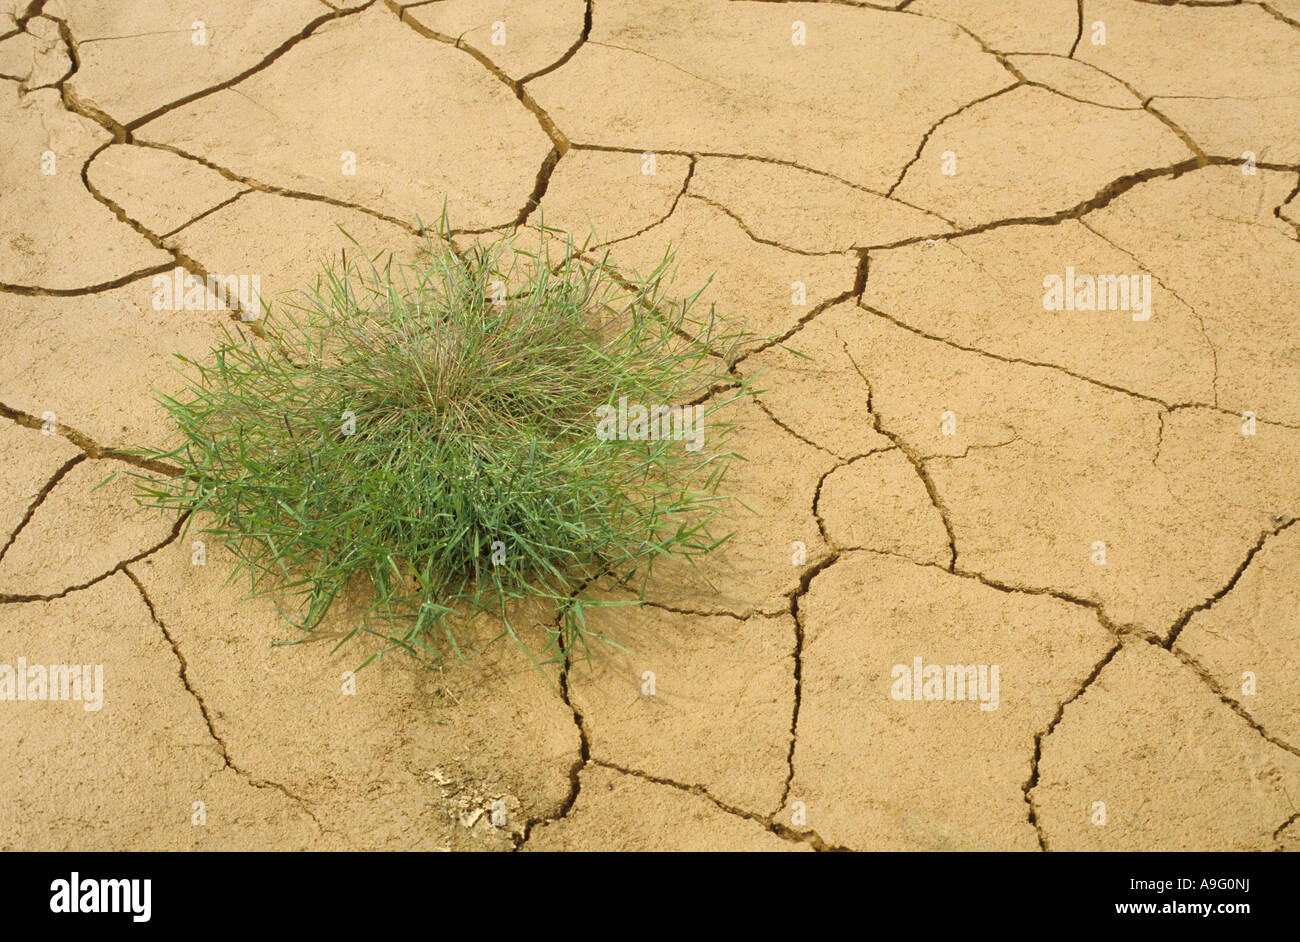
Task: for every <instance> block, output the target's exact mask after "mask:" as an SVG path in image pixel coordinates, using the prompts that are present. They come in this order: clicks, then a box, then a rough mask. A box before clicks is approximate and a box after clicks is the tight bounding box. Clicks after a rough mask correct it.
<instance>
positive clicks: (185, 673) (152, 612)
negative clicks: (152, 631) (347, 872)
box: [121, 566, 352, 844]
mask: <svg viewBox="0 0 1300 942" xmlns="http://www.w3.org/2000/svg"><path fill="white" fill-rule="evenodd" d="M121 571H122V573H123V575H125V576H126V577H127V578H128V579H130V580H131V584H132V585H134V586H135V588H136V591H137V592H138V593H139V594H140V598H141V600H142V601H143V602H144V605H145V608H147V609H148V610H149V618H150V619H151V620H152V621H153V623H154V624H155V625H156V626H158V630H159V631H161V632H162V635H163V638H164V639H165V640H166V642H167V644H168V646H169V647H170V648H171V650H172V654H173V655H175V657H176V662H177V664H178V665H179V667H178V670H177V674H178V676H179V677H180V681H181V684H182V685H183V686H184V687H185V690H186V692H187V693H188V694H189V695H190V696H191V697H193V698H194V702H195V703H196V704H198V707H199V713H200V714H201V715H202V717H203V723H204V725H205V726H206V727H207V730H208V735H209V736H210V737H211V738H212V741H213V742H215V743H216V744H217V746H218V748H219V749H220V751H221V761H222V767H223V768H227V769H230V770H231V771H232V772H234V773H235V774H236V775H238V776H239V777H240V778H242V779H244V780H245V781H246V782H248V784H250V785H252V786H253V787H254V788H270V789H274V790H275V791H278V792H280V793H281V794H282V795H284V796H285V797H286V798H289V799H290V800H291V801H293V802H294V803H295V804H297V805H298V807H300V808H301V809H302V810H303V813H304V814H306V815H307V817H309V818H311V820H312V823H314V824H315V825H316V828H317V830H319V831H320V832H321V833H329V834H335V835H337V836H339V837H342V838H343V839H344V840H345V841H347V842H348V843H349V844H351V843H352V841H351V839H350V838H348V836H347V835H346V834H343V833H342V832H339V831H335V830H333V829H332V828H327V827H326V826H325V825H324V824H322V823H321V821H320V819H318V818H317V817H316V814H315V812H313V811H312V809H311V806H310V805H309V804H308V803H307V801H306V800H305V799H304V798H302V797H301V796H299V795H296V794H294V793H293V792H291V791H290V790H289V789H288V788H287V787H285V786H284V785H282V784H280V783H279V782H272V781H270V780H268V779H262V778H257V777H255V776H254V775H252V774H251V773H250V772H248V771H247V770H245V769H243V768H241V767H240V766H239V765H238V764H237V763H236V762H235V760H234V759H233V758H232V757H231V755H230V747H229V746H228V745H227V744H226V741H225V740H224V739H223V738H222V737H221V735H220V734H219V733H218V732H217V728H216V725H215V724H214V722H213V719H212V712H211V711H210V710H209V709H208V705H207V703H206V702H205V701H204V699H203V696H202V694H200V693H199V692H198V690H197V689H196V688H195V687H194V683H193V681H192V680H191V678H190V666H189V662H188V661H186V660H185V655H184V654H182V653H181V649H180V645H179V644H177V642H176V639H175V638H174V637H172V633H171V631H170V630H169V629H168V628H167V625H166V624H165V623H164V622H163V620H162V619H161V618H160V617H159V616H158V611H157V609H155V608H154V604H153V600H152V599H151V598H149V593H148V591H146V589H145V587H144V583H142V582H141V581H140V579H139V578H138V577H137V576H136V574H135V573H133V572H131V570H130V569H127V568H125V566H124V567H123V568H122V570H121Z"/></svg>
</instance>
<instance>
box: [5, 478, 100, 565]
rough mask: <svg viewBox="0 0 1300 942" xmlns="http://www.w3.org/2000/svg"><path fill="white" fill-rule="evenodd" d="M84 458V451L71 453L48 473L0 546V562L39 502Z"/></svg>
mask: <svg viewBox="0 0 1300 942" xmlns="http://www.w3.org/2000/svg"><path fill="white" fill-rule="evenodd" d="M85 460H86V454H85V452H82V453H81V454H79V455H73V456H72V457H71V458H69V459H68V460H67V461H65V462H64V463H63V464H62V465H61V466H60V467H59V468H58V470H56V471H55V472H54V473H53V474H52V475H50V477H49V480H47V481H46V482H45V484H44V485H42V487H41V489H40V490H39V491H37V492H36V496H35V497H34V498H33V499H32V502H31V503H30V504H28V506H27V512H26V513H24V514H23V518H22V519H21V520H19V521H18V525H17V526H16V527H14V530H13V532H12V533H10V534H9V539H8V540H6V541H5V544H4V546H0V562H2V561H3V560H4V558H5V553H7V552H9V547H11V546H13V545H14V541H15V540H17V539H18V534H20V533H22V532H23V528H24V527H26V526H27V524H28V523H30V522H31V519H32V516H33V515H34V514H35V513H36V509H37V508H38V507H40V506H41V504H43V503H45V498H47V497H49V496H50V491H52V490H54V486H55V485H56V484H58V483H59V482H60V481H62V480H63V477H64V475H66V474H67V473H68V472H69V471H71V470H72V469H73V468H75V467H76V466H77V465H79V464H81V462H83V461H85Z"/></svg>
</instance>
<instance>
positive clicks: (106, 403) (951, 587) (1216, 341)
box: [0, 0, 1300, 850]
mask: <svg viewBox="0 0 1300 942" xmlns="http://www.w3.org/2000/svg"><path fill="white" fill-rule="evenodd" d="M891 6H897V7H900V8H901V9H899V10H893V9H890V7H891ZM199 21H202V23H201V25H200V22H199ZM502 29H504V36H502V35H501V32H502ZM1100 29H1104V32H1105V41H1104V43H1102V42H1098V41H1097V40H1098V38H1099V30H1100ZM801 30H802V36H803V37H804V39H805V42H804V43H803V44H796V40H797V38H799V36H800V35H801V33H800V31H801ZM200 40H201V41H200ZM496 40H502V41H499V42H498V41H496ZM1297 63H1300V6H1298V5H1297V4H1296V3H1295V2H1294V0H1276V2H1272V0H1270V2H1265V3H1236V4H1228V3H1225V4H1222V5H1203V4H1198V5H1190V4H1189V5H1183V4H1179V3H1166V2H1163V0H1162V2H1160V3H1148V2H1137V0H1082V2H1079V3H1076V0H912V2H900V3H897V4H889V3H880V4H872V3H858V2H849V0H844V2H839V3H788V4H782V3H773V2H749V0H738V2H728V0H699V2H692V3H687V2H684V0H677V2H671V0H658V2H648V0H587V2H586V3H584V2H582V0H432V2H426V3H415V4H411V5H408V6H405V7H403V5H402V4H400V3H398V2H396V0H388V2H386V3H385V2H370V3H364V2H335V3H323V2H319V0H275V2H273V3H267V2H259V0H223V2H221V3H210V4H207V5H206V6H205V5H203V4H198V5H196V4H194V3H174V2H171V0H163V2H159V0H46V2H44V3H42V2H40V0H36V2H32V3H28V2H26V0H0V129H2V130H3V133H0V158H2V159H0V220H2V221H3V225H2V226H0V324H3V328H4V336H5V348H4V349H5V356H4V357H3V358H2V359H0V449H3V454H4V462H3V465H0V547H3V548H2V549H0V663H2V664H9V665H13V664H15V663H16V662H17V659H18V658H19V657H22V658H25V659H26V662H27V663H28V664H42V665H44V664H63V663H72V662H75V663H78V664H100V665H103V668H104V688H103V706H102V709H101V710H99V711H87V710H85V709H83V707H82V705H81V704H78V703H75V702H17V701H5V700H0V755H3V757H4V761H3V763H0V847H3V848H6V849H8V848H17V849H122V848H164V849H184V848H221V849H234V848H276V849H297V848H357V849H361V848H365V849H512V848H514V849H526V850H527V849H538V850H554V849H596V848H627V849H669V848H683V849H756V850H808V849H828V848H852V849H909V850H910V849H959V848H960V849H965V848H972V849H1017V850H1037V849H1044V850H1074V849H1096V850H1118V849H1210V850H1226V849H1232V850H1272V849H1294V848H1295V847H1296V846H1297V837H1296V835H1297V833H1298V831H1297V829H1300V823H1297V822H1300V579H1298V578H1297V573H1300V526H1295V523H1296V521H1297V519H1298V518H1300V470H1298V468H1300V327H1297V326H1296V325H1297V323H1300V309H1298V306H1297V303H1298V300H1300V210H1298V209H1297V206H1300V197H1298V196H1297V193H1298V191H1300V68H1297ZM1247 152H1249V155H1248V154H1247ZM650 154H653V155H654V156H653V161H654V168H653V169H654V172H653V173H647V172H646V170H647V169H648V161H649V160H650V156H649V155H650ZM348 155H352V156H353V157H354V159H355V173H347V172H344V171H345V168H346V164H347V157H348ZM945 169H946V170H953V171H955V172H953V173H945ZM444 198H445V199H446V201H447V207H448V211H449V213H450V215H451V219H452V222H453V225H454V226H456V227H457V229H458V231H457V241H458V242H465V241H471V240H473V239H475V238H478V237H481V234H482V233H483V232H484V231H486V230H489V229H494V228H500V227H510V226H519V225H525V226H532V225H535V224H536V223H537V222H538V221H539V220H540V219H542V218H544V219H545V222H546V224H547V225H550V226H556V227H561V228H564V229H568V230H570V231H573V232H575V233H576V234H578V235H579V236H580V237H581V236H584V235H585V234H586V233H587V232H588V231H590V230H591V229H592V228H594V230H595V232H596V233H597V234H598V236H599V239H600V241H601V242H603V243H606V244H609V245H610V247H611V251H612V252H613V253H614V257H615V258H616V259H617V261H618V263H619V264H621V265H625V266H627V267H629V268H633V267H641V268H646V267H649V266H652V265H653V264H654V263H655V262H656V261H657V260H658V257H659V256H660V255H661V254H662V252H663V251H664V250H665V248H666V247H668V246H669V245H675V246H677V247H678V260H679V262H680V275H679V285H680V286H681V287H682V289H683V290H684V291H688V290H691V289H693V288H695V287H697V286H698V285H700V284H702V283H703V282H704V280H705V279H706V278H708V277H709V276H710V275H715V278H714V281H713V283H712V285H711V286H710V287H709V289H708V291H707V292H706V294H705V300H706V301H707V300H712V301H714V302H716V303H717V305H718V306H719V308H720V309H721V310H722V311H724V312H725V313H727V314H729V315H731V316H734V317H736V318H743V319H745V320H746V321H747V322H748V324H749V326H750V328H751V329H752V330H754V331H755V332H757V333H758V334H760V335H762V336H764V337H767V338H770V339H768V340H767V341H765V342H761V343H755V344H753V345H752V346H751V347H750V348H749V349H748V351H747V353H746V355H745V357H744V358H743V359H742V361H741V362H740V364H739V365H738V368H737V370H738V373H739V374H741V375H743V376H745V377H756V384H757V386H758V387H759V388H760V389H761V390H763V391H762V392H761V393H760V395H759V397H758V399H757V400H756V402H754V403H753V404H750V405H746V406H744V407H743V408H742V410H741V411H740V413H739V418H740V420H741V422H742V430H743V431H742V435H741V437H740V439H739V440H738V442H737V448H738V449H739V450H740V451H742V452H743V453H744V454H745V455H746V456H747V457H748V458H749V461H748V462H747V463H745V464H743V465H741V466H739V467H737V469H736V470H735V473H734V475H733V477H732V479H731V484H730V490H731V491H732V493H734V494H735V495H736V496H738V497H740V498H741V499H742V500H743V501H745V502H746V503H747V504H748V505H749V506H750V507H751V508H752V509H753V510H754V511H755V513H753V514H752V515H741V516H738V517H736V518H735V520H734V521H733V524H734V527H735V529H736V531H737V533H736V537H735V539H734V540H733V542H732V543H730V544H728V545H727V546H726V547H724V548H723V549H722V550H720V551H719V552H718V553H717V554H716V555H715V556H713V557H712V558H710V559H708V560H706V561H705V562H704V564H703V565H702V566H701V568H700V570H699V571H697V572H693V571H691V570H689V569H686V568H683V567H680V566H676V567H665V568H664V569H663V571H662V572H660V574H659V577H658V578H657V579H656V581H655V582H654V583H653V584H652V585H651V586H650V590H649V595H650V599H651V602H650V604H648V605H646V606H644V607H641V608H627V607H618V608H609V609H604V610H601V611H599V612H598V613H597V614H595V615H594V616H593V617H592V624H593V627H594V628H596V630H598V631H601V632H605V633H607V634H609V635H610V636H612V637H613V638H615V639H617V640H618V641H620V642H621V643H622V644H623V645H624V646H625V647H626V649H627V650H626V651H625V652H610V651H598V652H597V655H596V657H595V658H594V660H593V662H592V663H591V664H590V665H588V664H587V663H586V662H585V661H582V660H580V659H579V660H577V661H576V662H575V663H574V670H573V672H572V673H571V675H570V676H569V678H568V679H567V681H565V682H557V680H556V678H555V677H550V678H548V677H543V676H542V675H541V674H540V673H538V672H537V671H535V670H534V669H533V668H532V667H531V666H530V665H529V664H528V663H527V662H526V661H524V660H523V658H522V657H521V656H520V655H519V654H518V652H517V651H516V650H515V649H514V648H513V647H510V646H508V645H502V644H498V645H495V646H489V647H488V648H487V649H486V651H485V653H483V654H481V655H480V656H478V657H476V658H474V659H472V660H471V661H469V662H468V663H467V664H466V665H464V666H461V667H458V668H455V669H450V670H446V671H443V672H434V671H422V670H420V669H418V668H417V667H416V666H415V665H414V664H413V663H412V662H411V661H409V660H408V659H395V658H389V659H386V660H384V661H382V662H381V663H380V664H379V665H378V666H376V667H374V668H371V669H367V670H366V671H364V672H362V673H361V675H360V676H359V677H358V678H357V681H356V690H355V693H352V694H350V693H348V692H345V681H344V672H345V671H347V670H348V669H349V668H351V667H353V666H355V665H356V664H357V663H358V662H359V661H360V659H361V657H362V655H363V654H364V645H361V646H350V647H345V648H344V649H343V650H341V651H339V652H337V653H335V652H333V650H332V649H333V645H334V641H335V639H337V638H338V637H339V636H340V635H341V634H342V632H344V631H346V630H347V629H348V628H349V627H350V626H351V622H350V621H349V611H346V610H344V609H343V608H342V607H340V608H339V609H338V610H336V611H335V612H334V613H332V615H331V618H330V623H329V624H328V625H327V626H326V628H324V629H322V634H321V636H319V637H317V638H316V639H315V640H313V641H311V642H310V643H306V644H301V645H296V646H287V647H286V646H271V644H270V642H272V641H277V640H291V639H292V638H293V637H294V635H293V633H292V632H291V630H290V629H288V628H287V627H286V626H285V625H284V623H283V622H282V621H281V620H280V618H279V615H278V614H277V611H276V607H275V604H274V602H272V601H269V600H264V599H263V600H255V601H254V600H248V599H246V598H245V597H244V591H243V588H242V587H241V586H239V585H231V586H226V585H223V580H224V578H225V575H226V573H227V572H228V563H229V560H228V558H226V557H225V556H223V554H222V552H221V551H220V550H218V549H216V548H215V547H211V546H209V547H207V554H208V555H207V559H206V564H205V565H201V566H200V565H194V564H193V547H192V545H191V539H190V538H188V537H187V539H186V540H185V541H181V540H179V539H178V538H177V529H176V526H175V522H174V521H172V520H168V519H163V518H160V517H158V516H157V515H156V514H154V513H153V512H146V511H143V510H141V509H140V508H139V507H137V506H136V505H135V504H134V502H133V501H132V499H131V493H130V486H129V484H128V483H126V482H125V481H123V480H121V479H118V480H116V481H114V482H112V483H110V484H108V485H106V486H104V487H100V488H97V487H96V486H97V485H99V484H100V482H102V481H103V480H104V479H105V478H106V477H108V476H109V475H110V474H111V473H112V472H113V471H115V470H119V469H123V468H125V467H126V462H128V461H129V460H130V459H128V458H126V457H123V456H122V455H120V454H118V453H117V452H116V450H118V449H123V448H129V447H132V446H136V445H140V444H143V443H148V442H159V441H161V439H162V437H163V436H164V435H165V434H166V432H167V426H166V422H165V421H164V419H165V416H164V414H163V412H162V411H161V409H160V408H159V407H158V406H157V404H156V403H155V402H154V400H153V397H152V394H151V389H159V390H163V391H174V390H175V389H176V388H177V386H178V381H177V379H176V377H175V376H174V374H172V373H171V372H170V369H169V366H170V363H171V355H172V354H173V353H176V352H180V353H184V354H187V355H199V354H202V353H203V352H204V351H205V350H206V349H207V348H208V347H209V346H210V345H211V344H213V343H214V342H216V340H217V339H218V337H219V335H220V325H221V324H222V322H223V321H224V320H225V319H227V318H230V317H232V316H235V315H233V314H232V312H230V311H228V310H197V311H157V310H155V309H154V308H153V306H152V304H151V297H152V289H151V278H152V276H153V275H154V274H157V273H160V272H167V271H171V270H172V269H173V268H174V267H176V266H178V265H179V266H181V267H182V268H184V269H185V270H187V271H189V272H190V273H193V274H196V275H199V276H202V275H205V274H206V273H222V274H239V273H247V274H258V275H260V276H261V278H262V280H263V292H264V294H265V295H267V296H268V297H271V298H272V300H273V301H274V296H276V295H279V294H280V293H282V292H286V291H290V290H293V289H295V288H297V287H301V286H303V285H306V284H307V283H309V281H310V280H311V279H312V277H313V274H314V272H315V267H316V264H317V260H318V259H319V258H320V257H322V256H328V255H331V254H333V253H336V252H337V251H338V250H339V249H340V248H342V247H343V246H344V245H345V244H347V243H345V241H344V239H343V237H342V236H341V235H340V234H339V232H338V228H337V227H339V226H341V227H342V228H344V229H346V230H347V231H348V232H349V233H350V234H351V235H352V236H354V237H355V238H357V239H358V240H359V241H361V242H362V243H363V244H365V245H367V246H370V247H388V248H392V249H395V250H398V251H401V252H406V251H409V250H410V249H411V248H412V247H413V246H414V244H415V242H416V233H417V226H416V222H415V220H416V217H417V214H418V215H419V217H420V218H422V219H424V220H426V221H428V222H432V221H434V220H436V219H437V217H438V215H439V212H440V210H441V208H442V204H443V200H444ZM538 200H540V209H539V208H538V205H537V201H538ZM1067 267H1070V268H1073V269H1074V270H1075V271H1077V272H1080V273H1085V272H1086V273H1105V274H1131V275H1142V274H1145V275H1149V276H1150V281H1151V297H1150V300H1151V312H1152V313H1151V317H1150V319H1149V320H1135V319H1134V318H1133V316H1132V315H1131V314H1130V313H1129V312H1128V311H1125V310H1098V311H1079V310H1060V311H1054V310H1045V309H1044V304H1043V300H1042V298H1043V293H1044V287H1045V286H1044V284H1043V279H1044V277H1045V276H1048V275H1052V274H1057V275H1063V274H1064V273H1065V271H1066V269H1067ZM795 282H799V283H801V284H802V287H803V291H804V293H805V295H806V296H805V297H804V298H802V299H797V298H795V297H794V292H795V288H794V283H795ZM792 302H794V303H792ZM778 338H779V339H780V340H783V341H785V343H784V345H782V344H778V343H777V342H776V339H778ZM791 350H794V351H798V352H800V353H802V354H805V355H806V357H810V359H809V358H804V357H800V356H797V355H795V354H794V353H792V352H791ZM1243 413H1251V414H1252V415H1253V419H1254V425H1253V428H1252V427H1250V417H1249V416H1243ZM1244 431H1252V432H1253V434H1244V433H1243V432H1244ZM1098 543H1104V552H1105V562H1104V565H1101V564H1098V560H1099V559H1100V557H1099V556H1098V552H1099V550H1098V547H1097V545H1096V544H1098ZM550 617H552V613H549V612H545V611H540V610H539V611H536V612H529V613H525V616H524V617H523V623H525V624H530V625H537V624H539V623H541V622H545V621H546V620H547V619H549V618H550ZM533 630H534V631H539V630H540V629H538V628H534V629H533ZM471 633H472V635H473V637H477V638H480V639H487V638H490V637H491V636H492V634H493V630H492V626H491V625H487V624H480V625H477V626H475V627H474V628H473V629H472V631H471ZM915 658H921V659H922V660H923V663H924V664H927V665H929V664H933V665H948V664H953V665H966V664H974V665H985V666H996V667H997V668H998V670H999V678H1000V689H999V692H998V697H997V708H996V709H981V708H980V707H981V706H982V705H984V706H987V705H988V704H981V703H977V702H970V701H944V700H940V701H937V702H929V701H925V700H922V701H919V702H918V701H912V700H900V699H894V698H893V697H892V696H891V689H892V688H893V684H894V681H893V673H892V671H893V668H894V667H895V665H905V666H908V667H910V666H911V665H912V664H913V662H914V659H915ZM646 672H653V675H654V678H653V679H654V688H655V689H654V693H653V695H649V694H648V693H647V687H646V684H647V680H646V677H647V675H646ZM990 702H991V701H990ZM200 803H201V804H200ZM200 817H202V818H203V820H202V821H201V822H200V821H199V820H198V818H200ZM494 818H495V820H494Z"/></svg>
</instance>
